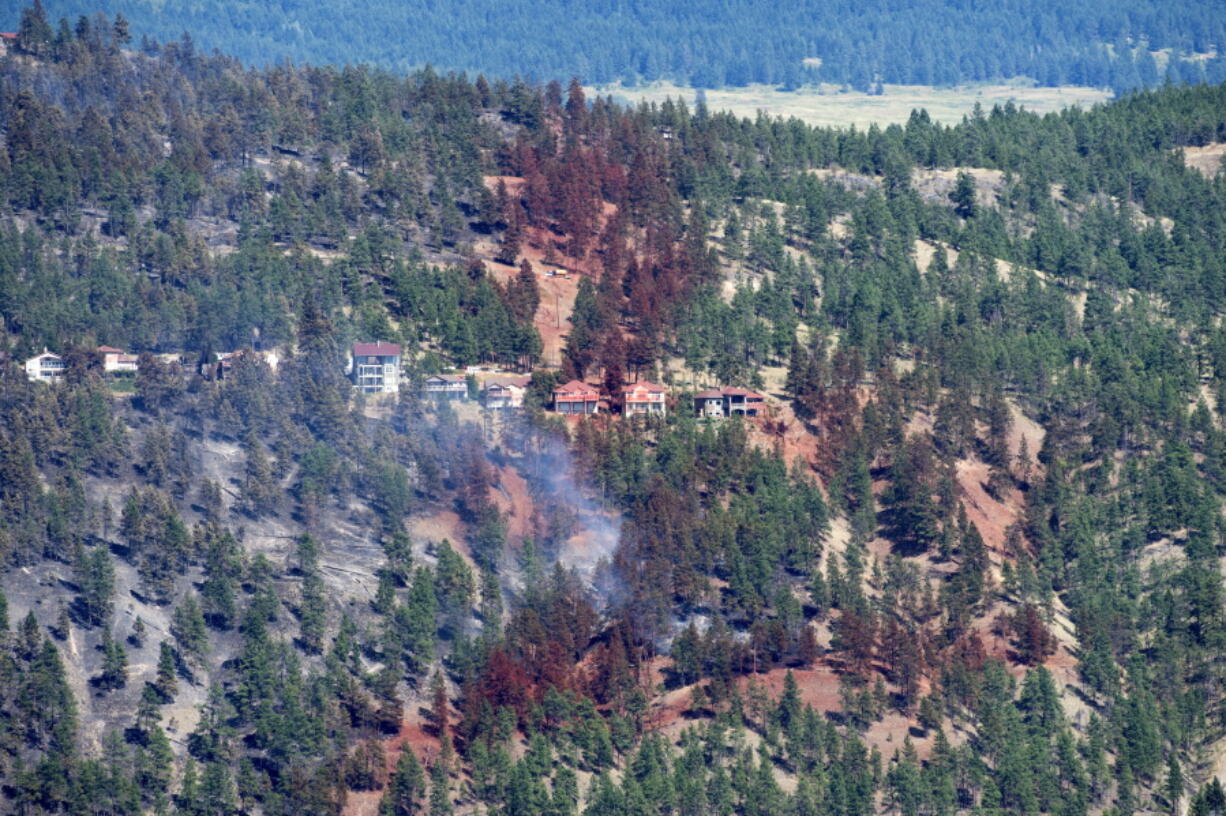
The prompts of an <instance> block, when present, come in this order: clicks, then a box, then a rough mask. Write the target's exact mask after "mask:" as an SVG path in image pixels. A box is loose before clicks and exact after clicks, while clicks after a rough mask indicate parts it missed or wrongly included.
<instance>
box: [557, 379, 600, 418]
mask: <svg viewBox="0 0 1226 816" xmlns="http://www.w3.org/2000/svg"><path fill="white" fill-rule="evenodd" d="M553 410H554V411H556V412H558V413H559V414H567V415H576V414H577V415H588V414H595V413H599V412H600V392H599V391H598V390H597V389H596V387H595V386H592V385H588V384H587V383H585V382H580V381H579V380H571V381H570V382H568V383H567V384H566V385H559V386H558V387H557V388H555V389H553Z"/></svg>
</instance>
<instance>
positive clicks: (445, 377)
mask: <svg viewBox="0 0 1226 816" xmlns="http://www.w3.org/2000/svg"><path fill="white" fill-rule="evenodd" d="M430 380H435V381H442V382H448V383H464V384H465V385H467V384H468V378H467V377H465V376H464V375H463V374H431V375H430V376H429V377H426V381H427V382H429V381H430Z"/></svg>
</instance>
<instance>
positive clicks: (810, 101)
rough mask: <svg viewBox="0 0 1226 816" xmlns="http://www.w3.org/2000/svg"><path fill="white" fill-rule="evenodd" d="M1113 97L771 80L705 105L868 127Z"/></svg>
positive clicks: (654, 96) (662, 94)
mask: <svg viewBox="0 0 1226 816" xmlns="http://www.w3.org/2000/svg"><path fill="white" fill-rule="evenodd" d="M589 90H590V91H592V92H595V93H600V94H606V95H607V94H612V95H613V96H614V97H620V98H622V99H624V100H626V101H629V102H631V103H638V102H640V101H647V102H663V101H664V100H665V99H667V98H670V97H671V98H673V99H682V100H684V101H685V102H686V104H687V105H692V104H693V102H694V89H693V88H688V87H684V86H679V85H673V84H670V83H665V82H655V83H652V84H650V85H645V86H642V87H639V88H624V87H621V86H619V85H604V86H597V87H595V88H591V89H589ZM1110 98H1111V92H1110V91H1107V90H1102V89H1098V88H1086V87H1081V86H1065V87H1060V88H1035V87H1031V86H1029V85H1028V84H1026V83H1025V82H1022V81H1019V82H1015V83H1008V84H999V85H967V86H960V87H956V88H934V87H932V86H930V85H886V86H885V87H884V92H883V93H882V95H881V96H869V95H868V94H864V93H860V92H858V91H849V92H842V91H840V90H839V87H838V86H834V85H822V86H819V87H816V88H804V89H802V90H799V91H795V92H784V91H779V90H777V89H775V88H774V87H772V86H768V85H751V86H749V87H746V88H725V89H723V90H715V91H707V106H708V107H709V108H710V109H711V110H712V111H723V110H727V111H731V112H732V113H735V114H737V115H738V116H748V117H753V116H756V115H757V112H758V111H760V110H761V111H765V112H766V113H768V114H770V115H772V116H795V117H796V118H798V119H801V120H803V121H805V122H807V123H809V124H811V125H819V126H828V127H849V126H852V125H854V126H856V127H857V128H862V129H863V128H867V127H868V126H869V125H870V124H873V123H876V124H878V125H888V124H890V123H893V122H899V123H902V122H906V121H907V117H909V116H910V115H911V111H912V110H914V109H916V108H924V109H926V110H927V111H928V114H929V115H930V116H931V117H932V118H933V119H936V120H937V121H940V122H945V123H947V124H953V123H956V122H958V121H960V120H961V119H962V117H963V116H964V115H967V114H970V113H971V111H972V110H973V109H974V107H975V103H976V102H978V103H980V104H981V105H983V107H984V110H985V111H986V110H991V108H992V106H993V105H996V104H1001V105H1003V104H1005V103H1006V102H1010V101H1012V102H1013V103H1015V104H1017V105H1021V106H1023V107H1025V108H1026V109H1027V110H1032V111H1036V112H1038V113H1046V112H1048V111H1055V110H1060V109H1061V108H1066V107H1069V106H1072V105H1080V106H1082V107H1088V106H1090V105H1093V104H1095V103H1097V102H1105V101H1106V100H1108V99H1110Z"/></svg>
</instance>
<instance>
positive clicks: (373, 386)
mask: <svg viewBox="0 0 1226 816" xmlns="http://www.w3.org/2000/svg"><path fill="white" fill-rule="evenodd" d="M351 376H352V378H353V387H354V388H356V389H357V390H358V391H361V392H362V393H364V394H396V393H399V391H400V346H399V345H397V344H396V343H354V344H353V366H352V369H351Z"/></svg>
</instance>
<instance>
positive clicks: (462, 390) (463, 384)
mask: <svg viewBox="0 0 1226 816" xmlns="http://www.w3.org/2000/svg"><path fill="white" fill-rule="evenodd" d="M422 390H423V391H425V393H426V396H428V397H433V398H435V399H449V400H466V399H468V377H467V376H465V375H463V374H431V375H430V376H429V377H426V380H425V384H424V385H423V386H422Z"/></svg>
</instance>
